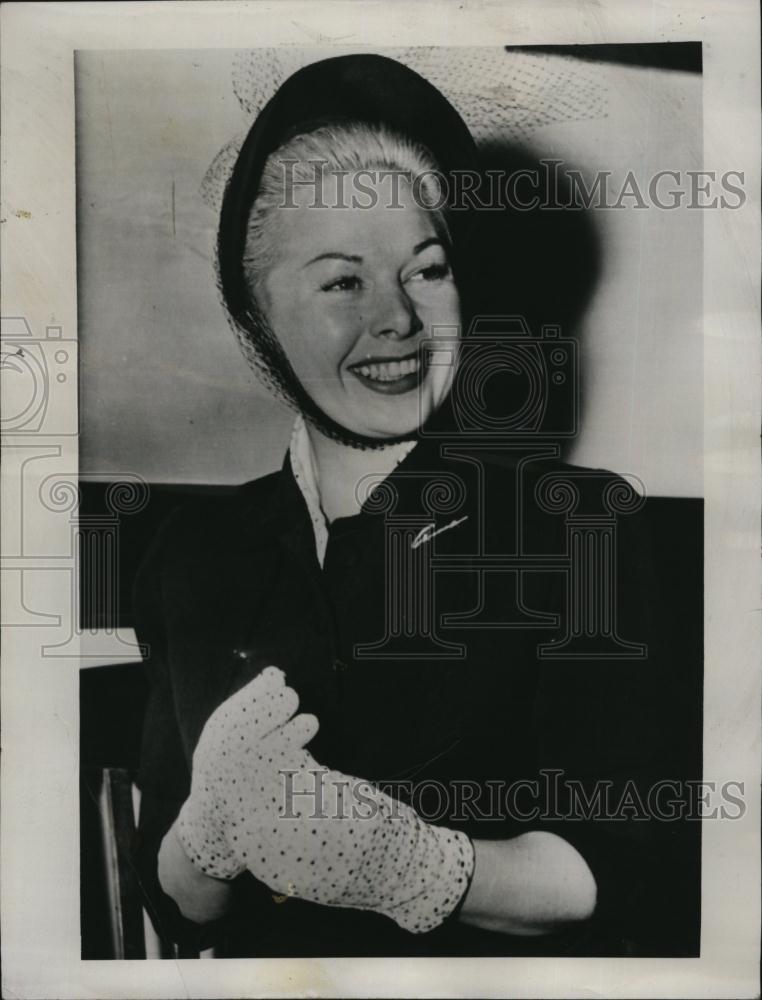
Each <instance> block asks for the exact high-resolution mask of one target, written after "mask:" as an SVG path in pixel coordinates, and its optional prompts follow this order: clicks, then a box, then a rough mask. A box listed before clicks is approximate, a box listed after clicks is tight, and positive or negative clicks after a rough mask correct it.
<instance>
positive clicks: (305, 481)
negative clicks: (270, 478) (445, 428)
mask: <svg viewBox="0 0 762 1000" xmlns="http://www.w3.org/2000/svg"><path fill="white" fill-rule="evenodd" d="M416 444H417V442H416V441H410V442H408V443H407V444H406V446H405V447H404V448H402V449H401V450H400V451H399V457H398V459H397V463H396V464H397V465H398V464H399V463H400V462H401V461H402V460H403V458H405V457H406V456H407V455H409V454H410V452H411V451H412V450H413V448H415V446H416ZM289 457H290V460H291V471H292V472H293V474H294V479H295V480H296V483H297V485H298V487H299V489H300V490H301V493H302V496H303V497H304V502H305V504H306V505H307V510H308V511H309V515H310V520H311V521H312V529H313V532H314V534H315V551H316V553H317V558H318V562H319V563H320V565H321V566H322V565H323V561H324V559H325V550H326V548H327V546H328V519H327V518H326V516H325V514H324V513H323V508H322V506H321V503H320V486H319V483H318V475H317V467H316V465H315V453H314V451H313V450H312V442H311V441H310V436H309V434H308V433H307V425H306V424H305V422H304V418H303V417H302V416H301V415H300V416H298V417H297V418H296V422H295V423H294V429H293V430H292V432H291V444H290V446H289Z"/></svg>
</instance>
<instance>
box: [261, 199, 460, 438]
mask: <svg viewBox="0 0 762 1000" xmlns="http://www.w3.org/2000/svg"><path fill="white" fill-rule="evenodd" d="M302 194H303V197H302V199H301V201H299V198H298V197H297V199H296V200H297V202H298V207H297V208H288V209H280V210H279V218H278V222H277V233H276V247H275V250H276V260H275V263H274V264H273V266H272V267H271V268H270V269H269V271H267V272H266V273H265V275H264V276H262V278H261V279H260V281H259V283H258V284H257V286H256V288H257V297H258V300H259V302H260V305H261V306H262V308H263V310H264V312H265V315H266V316H267V318H268V320H269V322H270V325H271V327H272V329H273V331H274V333H275V335H276V336H277V338H278V340H279V341H280V343H281V345H282V346H283V349H284V351H285V352H286V355H287V357H288V359H289V361H290V362H291V365H292V367H293V369H294V372H295V373H296V376H297V377H298V379H299V381H300V382H301V383H302V385H303V386H304V388H305V389H306V391H307V392H308V393H309V395H310V396H311V397H312V399H313V400H314V402H315V403H316V404H317V405H318V406H319V407H320V408H321V409H322V410H323V411H324V413H326V414H327V415H328V416H329V417H331V418H332V419H333V420H335V421H336V422H337V423H339V424H340V425H341V426H343V427H346V428H347V429H348V430H350V431H353V432H355V433H357V434H362V435H364V436H368V437H395V436H399V435H403V434H407V433H409V432H410V431H412V430H415V429H416V428H417V427H418V426H419V425H420V424H421V423H422V422H423V421H425V420H426V419H427V418H428V417H429V415H430V414H431V413H432V412H433V411H434V410H435V409H436V408H437V407H438V406H439V405H440V403H441V402H442V401H443V399H444V398H445V397H446V395H447V393H448V391H449V388H450V384H451V382H452V376H453V369H454V361H455V357H454V354H455V339H456V337H457V332H458V329H459V322H460V304H459V300H458V292H457V289H456V287H455V283H454V281H453V278H452V274H451V272H450V266H449V263H448V260H447V254H446V252H445V248H444V245H443V243H442V241H441V240H440V239H439V237H438V235H437V232H436V230H435V228H434V225H433V220H432V218H431V213H429V212H427V211H426V210H425V209H422V208H420V207H419V206H418V205H416V203H415V201H414V200H413V197H412V192H411V190H410V187H409V185H406V184H402V185H401V190H400V197H399V199H398V202H397V206H398V207H394V208H392V207H389V206H388V205H387V204H386V202H385V199H386V201H388V199H389V192H388V186H387V187H386V189H385V188H384V187H383V185H382V186H379V187H378V189H377V195H378V197H377V198H376V199H375V201H376V204H375V205H374V207H372V208H362V207H346V208H315V207H314V206H313V204H311V202H314V193H310V194H307V192H302ZM325 202H326V203H329V204H330V195H326V198H325ZM399 206H401V207H399ZM437 335H439V336H440V337H446V338H447V342H446V344H444V342H443V350H442V351H441V352H435V353H431V352H430V351H423V350H422V342H423V341H424V339H427V338H431V337H432V336H437ZM433 362H436V363H433Z"/></svg>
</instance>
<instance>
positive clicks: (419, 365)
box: [348, 351, 426, 395]
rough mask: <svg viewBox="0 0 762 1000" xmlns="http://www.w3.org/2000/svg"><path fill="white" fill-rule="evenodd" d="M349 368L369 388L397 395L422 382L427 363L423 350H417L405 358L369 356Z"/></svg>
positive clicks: (414, 387)
mask: <svg viewBox="0 0 762 1000" xmlns="http://www.w3.org/2000/svg"><path fill="white" fill-rule="evenodd" d="M348 370H349V371H350V372H351V373H352V374H353V375H354V376H355V378H357V379H358V380H359V381H360V382H361V383H362V384H363V385H364V386H366V387H367V388H368V389H372V390H373V391H374V392H382V393H390V394H392V395H396V394H399V393H403V392H410V391H411V390H412V389H416V388H417V387H418V386H419V385H420V384H421V380H422V378H423V375H424V374H425V371H426V363H425V360H424V354H423V352H421V351H416V352H415V353H414V354H408V355H406V356H405V357H403V358H395V359H391V358H369V359H368V360H367V361H362V362H357V363H356V364H354V365H350V366H349V369H348Z"/></svg>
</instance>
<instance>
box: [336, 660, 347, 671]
mask: <svg viewBox="0 0 762 1000" xmlns="http://www.w3.org/2000/svg"><path fill="white" fill-rule="evenodd" d="M333 669H334V670H336V671H337V672H339V673H344V672H345V671H346V670H349V665H348V664H347V663H345V662H344V661H343V660H339V659H336V660H334V661H333Z"/></svg>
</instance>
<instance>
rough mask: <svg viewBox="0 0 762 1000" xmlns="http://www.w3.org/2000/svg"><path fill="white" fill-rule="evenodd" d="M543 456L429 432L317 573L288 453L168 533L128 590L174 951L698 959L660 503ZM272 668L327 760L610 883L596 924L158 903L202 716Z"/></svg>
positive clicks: (244, 885)
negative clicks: (293, 693) (572, 850)
mask: <svg viewBox="0 0 762 1000" xmlns="http://www.w3.org/2000/svg"><path fill="white" fill-rule="evenodd" d="M535 452H536V454H535V455H531V454H528V455H527V454H524V455H521V454H520V453H518V452H515V451H511V450H510V449H505V450H501V449H500V448H499V447H493V448H486V449H481V450H480V449H474V448H467V447H465V446H459V445H457V443H456V444H452V443H451V445H450V446H447V447H445V446H443V445H442V444H441V443H435V442H426V441H424V442H422V443H420V444H419V445H418V447H416V448H415V449H414V450H413V452H412V453H411V454H410V455H409V456H408V458H407V459H405V461H404V462H403V463H401V465H400V466H399V467H398V468H397V470H396V471H395V472H394V473H393V474H392V475H391V476H390V477H389V479H388V480H387V481H386V483H385V486H384V489H383V490H378V491H376V492H375V493H374V494H372V496H371V498H370V500H369V501H368V502H367V503H366V504H365V506H364V508H363V510H362V511H361V512H360V513H359V514H358V515H356V516H354V517H348V518H340V519H338V520H336V521H334V522H333V523H332V524H331V526H330V533H329V543H328V549H327V552H326V557H325V562H324V566H323V568H322V570H321V568H320V566H319V564H318V561H317V558H316V555H315V545H314V540H313V535H312V526H311V523H310V520H309V517H308V513H307V510H306V506H305V503H304V500H303V498H302V496H301V493H300V491H299V488H298V486H297V484H296V483H295V481H294V479H293V476H292V473H291V471H290V465H289V462H288V461H287V462H286V464H285V465H284V468H283V470H282V471H281V472H279V473H274V474H272V475H269V476H266V477H264V478H262V479H259V480H257V481H255V482H252V483H248V484H246V485H245V486H243V487H241V488H240V490H239V491H237V493H236V494H235V496H233V497H232V498H225V499H214V500H205V501H199V502H195V503H193V504H190V505H188V506H186V507H184V508H182V509H180V510H179V511H177V512H176V514H175V515H174V516H173V517H172V518H171V519H170V520H169V521H168V522H167V523H166V524H165V525H164V527H163V529H162V530H161V532H160V533H159V536H158V537H157V539H156V541H155V543H154V545H153V547H152V549H151V551H150V553H149V555H148V557H147V559H146V561H145V563H144V566H143V569H142V571H141V573H140V575H139V578H138V581H137V586H136V595H135V597H136V611H137V622H138V626H137V631H138V637H139V639H140V641H141V642H145V643H148V644H149V645H150V657H149V658H148V660H147V669H148V672H149V675H150V678H151V683H152V693H151V697H150V702H149V707H148V711H147V715H146V720H145V726H144V735H143V751H142V766H141V772H140V780H139V783H140V786H141V790H142V804H141V816H140V823H139V839H138V845H137V850H136V857H137V861H138V864H139V866H140V869H141V872H142V879H143V883H144V886H145V889H146V893H147V897H148V898H149V900H150V904H149V905H150V908H151V910H152V913H153V915H154V919H155V922H156V923H157V926H158V928H159V930H160V933H161V934H163V936H164V937H166V938H170V939H174V940H179V941H187V942H190V943H194V944H196V945H197V946H207V945H209V944H212V943H214V944H216V945H217V947H218V954H221V955H229V956H234V955H251V956H259V957H266V956H308V955H323V956H345V955H360V956H367V955H479V954H493V955H514V954H518V955H532V954H538V955H542V954H550V955H563V954H571V955H607V954H614V955H616V954H621V955H642V954H656V955H658V954H681V953H689V952H690V950H691V948H692V947H694V946H695V937H696V933H697V930H696V928H697V923H696V914H695V913H693V912H691V913H690V914H689V913H687V910H688V909H689V907H687V906H686V903H685V897H686V893H687V894H688V895H690V896H691V899H693V898H695V894H696V891H697V889H696V886H694V885H692V884H691V885H688V881H689V880H690V879H694V880H695V878H696V877H697V860H696V859H697V856H698V855H697V852H698V840H697V837H696V836H695V835H694V832H693V829H692V828H690V825H689V824H688V825H686V823H685V822H677V821H673V822H665V821H663V820H659V819H655V818H653V816H651V817H650V818H649V811H650V812H651V813H652V812H653V809H652V808H651V806H652V805H653V799H652V798H651V799H649V795H651V794H652V789H653V787H654V785H655V783H657V782H659V781H663V780H664V779H672V780H674V779H678V780H680V779H682V778H685V777H688V776H689V775H687V774H685V773H684V772H685V770H686V767H687V766H688V765H687V764H686V761H688V760H689V759H691V760H692V759H695V754H694V755H693V757H691V755H690V754H687V755H686V753H685V740H686V739H688V738H690V739H693V740H694V741H695V733H693V734H690V735H689V734H686V732H684V731H683V730H682V729H681V726H680V724H679V722H678V721H676V720H677V719H678V716H677V715H676V711H677V708H678V706H676V705H675V704H674V700H675V691H676V689H675V687H674V685H671V683H670V681H669V674H668V673H665V671H668V670H673V669H674V662H675V661H674V657H675V650H674V646H675V643H674V642H673V634H672V631H671V630H670V627H669V624H668V622H669V616H668V615H667V616H666V617H665V615H664V601H665V595H663V594H661V593H660V587H659V584H660V579H659V573H658V572H657V569H656V565H657V564H656V562H655V559H654V552H653V551H652V539H651V530H650V525H649V518H648V515H647V510H644V509H642V508H641V509H640V510H639V511H637V512H635V513H630V514H617V513H616V512H614V513H613V514H612V496H614V501H613V506H614V508H616V507H617V502H618V501H616V496H617V491H619V492H618V495H619V498H620V501H621V499H622V496H623V495H624V494H626V492H627V489H626V484H623V482H622V481H621V480H617V479H616V477H613V476H612V475H611V474H610V473H606V472H600V471H596V470H581V469H575V468H573V467H571V466H565V465H563V464H561V463H560V462H559V461H557V459H556V458H555V456H554V454H553V449H552V448H546V449H544V452H545V453H544V454H543V449H542V448H536V449H535ZM569 482H571V483H572V486H571V487H569V485H568V484H569ZM564 483H565V484H566V485H565V486H564ZM612 490H613V491H614V493H613V494H612ZM564 491H565V492H564ZM575 491H576V501H574V496H575ZM629 499H630V500H632V499H633V497H632V496H630V497H629ZM620 506H621V503H620ZM633 506H637V503H634V504H633ZM456 522H457V523H456ZM426 525H433V526H434V528H433V530H432V529H431V528H428V529H427V528H426ZM422 529H423V536H421V534H420V533H421V530H422ZM442 529H444V530H442ZM434 532H436V534H435V533H434ZM606 539H608V540H606ZM416 542H417V544H416ZM612 552H613V555H614V558H613V559H612V558H611V556H612ZM590 588H592V590H591V589H590ZM596 588H598V589H597V590H596ZM575 595H576V596H575ZM668 599H669V598H668V595H667V596H666V600H668ZM591 609H592V610H591ZM596 609H597V610H596ZM580 616H581V617H580ZM665 623H667V624H665ZM676 633H677V637H678V639H679V629H677V630H676ZM271 663H272V664H275V665H277V666H279V667H281V668H282V669H283V670H284V671H285V673H286V677H287V680H288V682H289V683H290V684H291V685H292V686H293V687H294V688H295V689H296V690H297V692H298V693H299V696H300V708H301V710H304V711H308V712H314V713H315V714H316V715H317V717H318V719H319V720H320V732H319V733H318V735H317V737H316V738H315V739H314V741H313V742H312V743H311V744H310V747H309V749H310V751H311V753H312V754H313V756H314V757H315V758H316V760H317V761H318V762H319V763H321V764H323V765H326V766H328V767H332V768H335V769H338V770H340V771H343V772H344V773H346V774H351V775H356V776H359V777H363V778H367V779H370V780H372V781H375V782H377V783H379V784H382V785H384V784H385V786H386V787H388V788H389V789H390V791H391V792H392V793H394V790H395V789H397V790H398V791H397V794H399V795H400V797H402V798H406V799H407V800H408V801H412V803H413V804H414V806H415V807H416V808H417V809H418V810H419V812H421V814H422V815H423V816H424V818H426V819H428V820H430V821H431V822H437V823H441V824H442V825H445V826H449V827H452V828H458V829H462V830H465V831H466V832H467V833H468V834H469V835H470V836H472V837H473V838H475V839H476V838H483V839H494V838H506V837H513V836H517V835H520V834H522V833H525V832H527V831H528V830H530V829H546V830H550V831H552V832H554V833H557V834H558V835H560V836H562V837H564V838H565V839H566V840H568V841H569V842H571V843H572V844H573V845H574V846H575V847H576V848H577V850H578V851H580V853H581V854H582V855H583V857H584V858H585V859H586V861H587V863H588V865H589V866H590V868H591V870H592V872H593V874H594V876H595V878H596V882H597V886H598V902H597V906H596V912H595V914H594V917H593V919H592V920H591V921H589V922H587V923H586V924H585V925H584V926H580V927H575V928H573V929H571V930H568V931H565V932H562V933H559V934H554V935H550V936H545V937H542V938H522V937H514V936H510V935H502V934H495V933H489V932H485V931H478V930H475V929H473V928H469V927H467V926H466V925H464V924H463V923H461V922H460V921H459V920H458V917H457V914H456V915H453V916H452V917H451V918H450V919H448V920H447V921H446V922H445V924H444V925H442V926H441V927H440V928H438V929H437V930H435V931H433V932H431V933H429V934H424V935H411V934H408V933H406V932H404V931H401V930H400V929H399V928H397V927H396V925H395V924H394V923H393V922H392V921H391V920H389V919H388V918H385V917H381V916H378V915H376V914H373V913H366V912H360V911H356V910H340V909H337V908H329V907H320V906H317V905H315V904H311V903H308V902H304V901H300V900H295V899H288V900H287V901H285V902H281V901H278V899H277V898H274V897H273V894H272V893H270V891H269V890H268V889H267V888H266V887H265V886H262V885H261V884H260V883H258V882H257V881H256V880H255V879H254V878H253V877H252V876H251V875H249V874H248V873H247V874H245V875H244V876H242V877H241V878H240V879H238V880H237V881H236V905H235V908H234V910H233V912H232V913H231V915H230V916H229V917H228V918H226V919H225V920H224V921H221V922H219V923H218V924H215V925H209V926H207V927H204V928H199V927H198V926H196V925H194V924H192V923H190V922H189V921H186V920H184V919H183V918H182V917H181V916H180V914H179V911H178V910H177V908H176V906H175V905H174V903H173V902H172V901H171V900H170V899H168V897H166V896H165V895H164V894H163V893H162V892H161V890H160V888H159V885H158V881H157V879H156V872H155V866H156V852H157V850H158V846H159V844H160V842H161V839H162V837H163V835H164V832H165V831H166V830H167V829H168V827H169V826H170V825H171V823H172V822H173V820H174V818H175V816H176V814H177V812H178V810H179V808H180V805H181V803H182V802H183V800H184V798H185V797H186V795H187V794H188V791H189V782H190V767H191V759H192V753H193V749H194V747H195V744H196V741H197V739H198V737H199V735H200V732H201V729H202V727H203V725H204V722H205V721H206V719H207V718H208V716H209V715H210V713H211V712H212V711H213V710H214V708H215V707H216V706H217V705H218V704H220V702H222V701H223V700H224V699H225V698H226V697H228V696H229V695H230V694H232V693H233V692H234V691H235V690H237V689H238V688H240V687H241V686H242V685H244V684H245V683H247V682H248V681H249V680H250V679H251V678H253V677H254V676H255V675H256V673H257V672H258V671H259V670H261V669H262V668H263V667H264V666H266V665H268V664H271ZM665 677H666V678H667V680H666V681H665ZM696 677H697V678H700V674H699V672H698V670H697V672H696ZM686 694H687V691H686V689H684V688H681V689H680V697H684V696H685V695H686ZM689 697H690V698H692V699H694V702H695V699H696V698H697V697H698V698H699V699H700V687H699V686H698V685H694V688H693V690H691V691H690V693H689ZM694 749H695V748H694ZM690 776H694V775H690ZM516 782H523V783H524V784H522V785H518V784H516ZM575 782H576V784H574V783H575ZM585 803H587V804H585ZM607 812H608V814H609V815H608V818H607V815H606V813H607ZM570 813H571V816H570ZM596 813H598V815H597V816H596ZM688 855H690V859H691V860H690V861H687V860H686V858H687V856H688ZM680 899H682V902H681V903H680V904H679V905H677V904H676V903H675V901H676V900H680Z"/></svg>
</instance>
